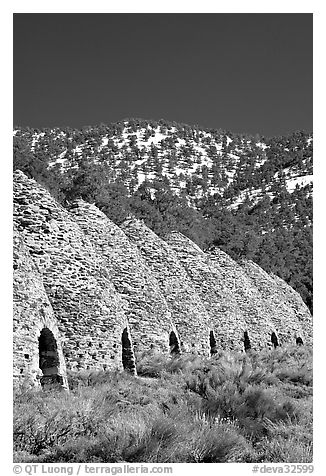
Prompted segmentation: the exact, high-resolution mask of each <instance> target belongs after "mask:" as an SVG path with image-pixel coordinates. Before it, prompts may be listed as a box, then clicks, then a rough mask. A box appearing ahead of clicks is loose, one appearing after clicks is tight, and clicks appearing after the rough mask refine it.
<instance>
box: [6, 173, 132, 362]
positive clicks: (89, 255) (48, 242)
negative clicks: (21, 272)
mask: <svg viewBox="0 0 326 476" xmlns="http://www.w3.org/2000/svg"><path fill="white" fill-rule="evenodd" d="M14 222H15V223H16V226H17V229H18V231H19V232H20V233H21V235H22V237H23V239H24V242H25V244H26V247H27V249H28V251H29V253H30V256H31V257H32V259H33V261H34V263H35V264H36V266H37V267H38V269H39V271H40V273H41V275H42V277H43V283H44V288H45V291H46V294H47V296H48V298H49V301H50V303H51V305H52V307H53V310H54V314H55V316H56V318H57V321H58V328H59V331H60V333H61V335H62V345H63V352H64V356H65V359H66V364H67V367H69V368H70V369H72V370H81V369H101V370H103V369H107V368H116V367H117V368H122V355H121V354H122V344H121V336H122V332H123V329H124V328H125V327H126V326H127V325H128V323H127V318H126V315H125V312H124V310H125V303H124V301H123V300H122V298H121V296H120V295H119V294H118V293H117V292H116V290H115V288H114V286H113V284H112V283H111V280H110V277H109V275H108V272H107V270H106V268H105V266H104V262H103V259H102V257H101V256H100V255H98V254H96V252H95V250H94V248H93V246H92V244H91V242H90V241H89V240H88V238H87V237H86V236H85V234H84V233H83V232H82V230H81V229H80V227H79V226H78V225H77V223H76V222H75V221H74V220H73V219H72V218H71V215H70V214H69V213H68V211H66V210H65V209H64V208H62V207H61V206H60V205H58V204H57V203H56V201H55V200H54V199H53V198H52V196H51V195H50V194H49V193H48V192H47V191H46V190H45V189H43V188H42V187H40V186H39V185H38V184H37V183H36V182H35V181H34V180H30V179H28V178H27V177H26V176H25V175H24V174H22V173H21V172H16V173H15V181H14Z"/></svg>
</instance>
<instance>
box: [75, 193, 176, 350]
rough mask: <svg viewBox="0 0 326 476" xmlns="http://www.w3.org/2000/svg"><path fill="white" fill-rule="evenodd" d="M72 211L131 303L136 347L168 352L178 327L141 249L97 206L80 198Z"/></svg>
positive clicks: (113, 279) (130, 323)
mask: <svg viewBox="0 0 326 476" xmlns="http://www.w3.org/2000/svg"><path fill="white" fill-rule="evenodd" d="M69 210H70V212H71V214H72V215H73V217H74V218H75V220H76V222H77V223H78V224H79V225H80V227H81V228H82V230H83V231H84V233H85V234H86V235H87V236H88V237H89V238H90V240H91V242H92V244H93V245H94V247H95V250H96V252H97V253H98V254H100V255H102V256H103V257H104V259H105V265H106V268H107V270H108V273H109V275H110V279H111V280H112V282H113V284H114V286H115V288H116V290H117V291H118V292H119V293H120V294H121V295H122V296H123V297H124V299H125V300H126V301H127V302H128V304H129V306H128V308H127V309H126V311H125V312H126V315H127V317H128V321H129V325H130V329H131V334H132V338H133V344H134V347H135V350H137V351H146V350H149V349H150V348H151V347H153V346H155V347H156V348H158V349H159V350H163V351H168V349H169V333H170V332H171V331H172V330H173V329H174V325H173V322H172V320H171V312H170V310H169V307H168V305H167V302H166V300H165V298H164V296H163V294H162V292H161V290H160V287H159V284H158V282H157V281H156V279H155V277H154V276H153V274H152V273H151V272H150V270H149V268H148V266H147V264H146V262H145V261H144V260H143V258H142V256H141V254H140V252H139V250H138V248H137V247H136V246H135V245H134V244H133V243H132V242H131V241H130V240H129V239H128V238H127V236H126V235H125V233H124V232H123V231H122V230H121V229H120V228H119V227H118V226H117V225H116V224H115V223H113V222H112V221H111V220H109V219H108V218H107V216H106V215H105V214H104V213H102V212H101V211H100V210H99V209H98V208H97V207H96V206H94V205H91V204H89V203H86V202H84V201H82V200H78V201H76V202H75V203H74V204H73V205H72V206H71V207H70V208H69Z"/></svg>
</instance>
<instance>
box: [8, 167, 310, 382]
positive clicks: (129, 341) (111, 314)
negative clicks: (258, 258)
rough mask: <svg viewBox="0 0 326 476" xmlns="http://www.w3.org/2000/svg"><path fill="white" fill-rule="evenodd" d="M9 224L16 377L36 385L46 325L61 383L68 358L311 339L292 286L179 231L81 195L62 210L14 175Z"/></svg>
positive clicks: (117, 362)
mask: <svg viewBox="0 0 326 476" xmlns="http://www.w3.org/2000/svg"><path fill="white" fill-rule="evenodd" d="M14 223H15V234H14V377H15V380H16V381H18V380H20V379H21V377H22V376H25V375H26V376H27V378H28V380H29V382H30V383H31V384H36V385H39V382H40V378H41V377H42V371H41V369H40V368H39V366H40V365H41V364H40V361H41V360H42V359H40V355H41V357H42V356H44V355H45V354H44V352H45V351H42V350H41V347H42V345H43V344H41V343H42V339H43V337H44V333H43V332H44V331H43V329H44V328H46V329H48V330H49V332H50V331H51V332H52V334H51V332H50V334H51V336H52V335H53V337H54V339H55V342H56V345H57V354H58V359H57V360H58V364H57V365H56V366H55V369H56V368H57V367H58V375H59V376H60V378H61V377H62V382H63V385H64V386H66V385H67V381H66V369H65V362H66V365H67V368H69V369H71V370H81V369H94V370H95V369H98V370H102V369H122V368H127V369H128V370H129V371H131V372H135V359H134V353H133V348H135V349H136V350H138V351H147V350H149V349H151V348H152V347H156V348H158V349H159V350H162V351H165V352H168V351H170V352H171V351H173V352H175V353H179V352H180V351H181V352H182V351H192V352H198V353H200V354H203V355H209V354H210V353H214V352H218V351H219V350H220V349H231V350H239V351H243V350H244V348H245V347H248V342H249V341H248V338H249V340H250V344H251V347H252V348H254V349H259V348H262V347H265V346H268V345H269V346H271V345H272V340H271V336H272V333H275V336H273V339H274V341H275V338H276V337H277V339H278V343H279V344H282V343H287V342H289V343H295V339H296V337H300V338H302V339H303V342H304V343H307V344H311V343H312V318H311V315H310V313H309V310H308V308H307V307H306V306H305V304H304V303H303V301H302V299H301V298H300V296H299V295H298V294H297V293H296V292H295V291H294V290H293V289H292V288H291V287H290V286H288V285H287V284H286V283H285V282H284V281H282V280H281V279H280V278H277V277H275V276H271V275H269V274H267V273H266V272H265V271H263V270H262V269H261V268H259V266H257V265H256V264H254V263H252V262H243V263H241V264H237V263H236V262H234V261H233V260H232V259H231V258H230V257H229V256H228V255H226V254H225V253H223V252H222V251H221V250H218V249H216V250H214V252H211V253H204V252H203V251H202V250H201V249H200V248H198V246H197V245H195V243H193V242H192V241H191V240H189V239H188V238H186V237H185V236H183V235H182V234H180V233H171V234H170V235H169V236H168V237H166V240H165V241H163V240H162V239H161V238H159V237H158V236H157V235H155V233H153V232H152V231H151V230H150V229H149V228H147V227H146V226H145V225H144V223H143V222H141V221H139V220H136V219H134V218H132V217H131V218H129V219H127V220H126V221H125V222H124V223H123V224H122V225H121V227H118V226H117V225H115V224H114V223H112V222H111V221H110V220H109V219H108V218H107V217H106V216H105V215H104V214H103V213H102V212H101V211H100V210H98V209H97V208H96V207H95V206H94V205H90V204H88V203H85V202H83V201H81V200H78V201H76V202H75V203H73V204H72V205H71V206H70V207H69V211H68V210H66V209H64V208H63V207H62V206H60V205H59V204H58V203H57V202H56V201H55V200H54V199H53V197H52V196H51V195H50V194H49V193H48V192H47V191H46V190H45V189H44V188H42V187H41V186H40V185H38V184H37V183H36V182H35V181H34V180H31V179H28V178H27V177H26V176H25V175H24V174H23V173H22V172H19V171H17V172H15V176H14ZM41 333H43V334H41ZM40 336H41V337H40ZM42 336H43V337H42ZM44 339H46V337H44ZM49 345H50V344H49ZM49 352H50V353H51V350H50V351H49ZM44 358H45V359H46V358H47V357H46V355H45V357H44ZM39 359H40V360H39ZM47 369H48V370H49V369H50V366H48V367H47ZM43 370H44V368H43ZM49 371H50V370H49ZM43 373H44V372H43ZM42 378H43V380H44V377H42Z"/></svg>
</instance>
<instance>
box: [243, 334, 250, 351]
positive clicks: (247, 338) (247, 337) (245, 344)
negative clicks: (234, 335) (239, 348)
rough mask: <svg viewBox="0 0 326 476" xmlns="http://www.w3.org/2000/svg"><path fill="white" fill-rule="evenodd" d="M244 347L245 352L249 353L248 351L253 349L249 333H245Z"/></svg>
mask: <svg viewBox="0 0 326 476" xmlns="http://www.w3.org/2000/svg"><path fill="white" fill-rule="evenodd" d="M243 345H244V350H245V351H246V352H248V350H250V349H251V344H250V339H249V336H248V331H244V333H243Z"/></svg>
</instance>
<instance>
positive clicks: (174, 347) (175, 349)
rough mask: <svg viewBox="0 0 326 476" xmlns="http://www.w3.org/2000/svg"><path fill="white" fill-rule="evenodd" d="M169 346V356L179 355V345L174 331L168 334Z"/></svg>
mask: <svg viewBox="0 0 326 476" xmlns="http://www.w3.org/2000/svg"><path fill="white" fill-rule="evenodd" d="M169 346H170V352H171V354H175V355H178V354H180V353H181V350H180V343H179V340H178V338H177V336H176V333H175V332H174V331H171V332H170V338H169Z"/></svg>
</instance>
